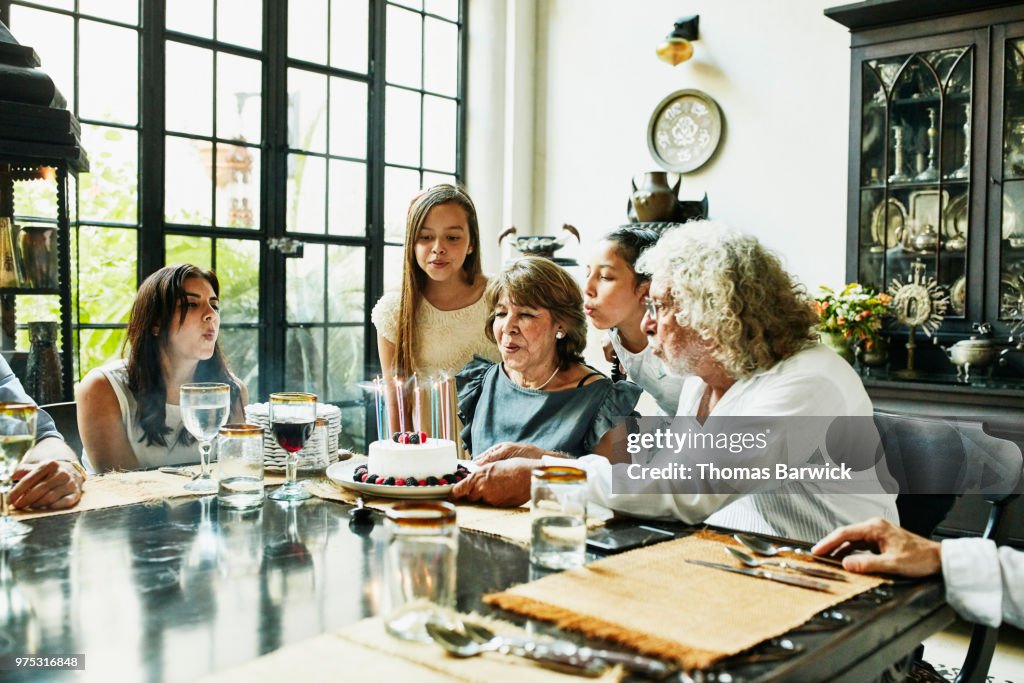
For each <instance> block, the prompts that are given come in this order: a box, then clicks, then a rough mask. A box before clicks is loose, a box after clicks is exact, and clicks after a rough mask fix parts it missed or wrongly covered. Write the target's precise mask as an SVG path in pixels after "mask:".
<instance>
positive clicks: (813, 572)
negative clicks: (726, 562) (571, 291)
mask: <svg viewBox="0 0 1024 683" xmlns="http://www.w3.org/2000/svg"><path fill="white" fill-rule="evenodd" d="M725 549H726V551H727V552H728V553H729V554H730V555H732V556H733V557H735V558H736V559H737V560H739V561H740V562H742V563H743V564H745V565H747V566H748V567H760V566H762V565H764V566H768V567H778V568H780V569H788V570H790V571H794V572H800V573H801V574H806V575H807V576H816V577H818V578H819V579H830V580H832V581H847V580H848V579H847V578H846V577H845V576H843V575H842V574H840V573H839V572H834V571H830V570H828V569H815V568H814V567H803V566H801V565H798V564H792V563H790V562H783V561H782V560H755V559H754V558H753V557H751V556H750V555H747V554H746V553H745V552H743V551H742V550H737V549H736V548H732V547H730V546H726V547H725Z"/></svg>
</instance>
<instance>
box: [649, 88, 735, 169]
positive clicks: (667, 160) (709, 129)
mask: <svg viewBox="0 0 1024 683" xmlns="http://www.w3.org/2000/svg"><path fill="white" fill-rule="evenodd" d="M721 139H722V113H721V111H720V110H719V109H718V104H716V103H715V101H714V100H713V99H711V97H710V96H709V95H707V94H706V93H703V92H701V91H700V90H679V91H677V92H674V93H672V94H671V95H669V96H668V97H666V98H665V99H663V100H662V101H661V102H660V103H659V104H658V106H657V107H655V109H654V114H652V115H651V121H650V123H648V124H647V147H648V148H649V149H650V150H651V156H653V157H654V160H655V161H657V162H658V165H659V166H661V167H662V168H664V169H666V170H668V171H674V172H676V173H689V172H690V171H694V170H696V169H698V168H700V167H701V166H703V165H704V164H705V163H706V162H707V161H708V159H710V158H711V156H712V155H713V154H714V153H715V150H716V149H718V143H719V141H720V140H721Z"/></svg>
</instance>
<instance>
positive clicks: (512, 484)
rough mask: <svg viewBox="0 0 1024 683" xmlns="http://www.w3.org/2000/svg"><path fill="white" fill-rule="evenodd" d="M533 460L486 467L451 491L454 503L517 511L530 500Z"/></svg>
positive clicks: (504, 461)
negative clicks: (462, 502) (459, 501)
mask: <svg viewBox="0 0 1024 683" xmlns="http://www.w3.org/2000/svg"><path fill="white" fill-rule="evenodd" d="M536 466H537V461H536V460H535V459H532V458H510V459H508V460H499V461H497V462H492V463H488V464H486V465H483V466H482V467H480V469H478V470H477V471H476V472H474V473H473V474H471V475H470V476H468V477H466V478H465V479H463V480H462V481H460V482H459V483H458V484H456V485H455V488H453V489H452V493H451V497H452V500H456V501H458V500H465V501H470V502H474V503H486V504H487V505H495V506H497V507H516V506H519V505H522V504H523V503H525V502H526V501H528V500H529V499H530V474H531V472H533V469H534V468H535V467H536Z"/></svg>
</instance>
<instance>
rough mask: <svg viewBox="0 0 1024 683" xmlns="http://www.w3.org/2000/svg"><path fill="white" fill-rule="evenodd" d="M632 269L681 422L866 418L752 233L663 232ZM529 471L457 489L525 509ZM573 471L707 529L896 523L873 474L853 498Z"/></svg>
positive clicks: (792, 534) (816, 489)
mask: <svg viewBox="0 0 1024 683" xmlns="http://www.w3.org/2000/svg"><path fill="white" fill-rule="evenodd" d="M637 268H638V270H643V271H645V272H648V273H650V274H651V276H652V280H651V289H650V294H649V299H648V312H647V315H646V316H645V318H644V322H643V325H644V331H645V332H646V333H647V335H648V336H649V337H650V339H651V343H652V345H653V347H654V353H655V355H657V356H659V357H660V358H662V359H663V361H664V362H665V366H666V368H667V369H668V370H669V371H670V372H672V373H673V374H677V375H680V376H687V379H686V381H685V382H684V383H683V389H682V393H681V394H680V398H679V408H678V414H679V415H680V416H687V417H690V418H695V419H696V420H697V422H700V423H702V424H703V423H704V421H705V420H707V419H708V418H711V417H714V418H718V417H732V416H773V417H776V418H777V417H784V418H786V419H787V420H788V419H789V418H790V417H796V418H804V417H811V416H823V417H833V418H834V417H860V418H864V419H868V420H869V419H870V416H871V414H872V406H871V400H870V399H869V398H868V396H867V393H866V392H865V391H864V387H863V385H862V384H861V382H860V379H859V378H858V377H857V375H856V373H855V372H854V371H853V370H852V369H851V368H850V366H849V365H847V364H846V362H845V361H843V360H842V359H841V358H839V357H838V356H837V355H836V354H835V352H833V351H832V350H831V349H829V348H826V347H824V346H822V345H820V344H817V343H816V335H815V334H814V333H813V326H814V323H815V321H816V319H815V316H814V314H813V313H812V311H811V308H810V305H809V301H808V299H807V297H806V295H805V293H804V290H803V288H802V287H801V286H799V285H798V284H797V283H796V282H795V281H794V280H793V278H792V277H791V276H790V275H789V274H788V273H787V272H786V271H785V270H784V269H783V267H782V265H781V263H780V262H779V259H778V258H777V257H776V256H775V255H774V254H772V253H771V252H770V251H768V250H767V249H765V248H764V247H763V246H762V245H761V244H760V243H759V242H758V241H757V239H755V238H754V237H752V236H749V235H745V234H742V233H739V232H737V231H735V230H732V229H730V228H727V227H725V226H723V225H719V224H716V223H711V222H707V221H700V222H693V223H687V224H686V225H684V226H681V227H679V228H675V229H673V230H671V231H669V232H667V233H665V235H664V236H663V237H662V238H661V239H660V240H659V241H658V243H657V244H656V245H655V246H654V247H652V248H650V249H648V250H647V251H646V252H644V254H643V255H642V256H641V258H640V260H639V262H638V264H637ZM789 424H792V423H789ZM801 436H802V435H801ZM793 443H794V441H792V440H791V441H790V443H789V446H790V448H791V449H792V447H793ZM796 450H799V452H797V453H787V454H785V455H786V457H788V458H789V462H790V464H792V462H793V459H794V457H795V459H796V460H797V461H810V462H813V461H814V458H816V457H819V455H818V454H817V453H816V449H815V448H813V447H812V448H810V449H808V452H806V453H804V452H803V451H802V449H796ZM680 457H682V458H685V457H687V453H686V452H685V451H684V452H682V453H681V456H680ZM544 460H545V461H546V462H547V461H549V460H550V462H547V464H556V463H557V462H558V461H557V460H553V459H550V458H549V457H545V458H544ZM563 462H564V461H563ZM531 464H532V465H535V464H536V461H526V462H525V463H524V462H518V461H516V460H515V459H510V460H505V461H501V462H496V463H492V464H490V465H487V466H485V467H483V468H481V470H479V471H478V472H477V473H476V474H475V475H474V476H472V477H469V478H467V479H466V480H464V481H463V482H461V484H460V485H459V487H457V488H456V491H455V493H456V494H458V495H460V496H462V497H466V498H469V499H473V500H483V501H485V502H490V503H492V504H498V505H501V504H506V505H507V504H519V503H522V502H524V501H525V500H526V499H527V497H528V494H529V466H530V465H531ZM690 464H693V463H690ZM575 466H578V467H582V468H584V469H585V470H586V471H587V474H588V494H589V496H590V499H591V500H592V501H594V502H597V503H600V504H602V505H604V506H606V507H609V508H612V509H614V510H616V511H619V512H624V513H627V514H633V515H636V516H643V517H675V518H678V519H681V520H683V521H685V522H690V523H697V522H703V521H706V522H707V523H710V524H716V525H718V526H724V527H728V528H734V529H742V530H746V531H752V532H758V533H769V534H775V535H779V536H785V537H789V538H796V539H802V540H807V541H813V540H816V539H818V538H820V537H821V536H822V535H823V534H824V533H826V532H828V531H830V530H831V529H833V528H835V527H836V526H838V525H841V524H848V523H851V522H856V521H861V520H864V519H867V518H869V517H873V516H879V517H883V518H886V519H890V520H893V521H895V520H897V519H898V516H897V513H896V506H895V495H891V494H887V493H884V492H883V488H882V486H881V485H880V484H878V481H877V478H876V479H874V482H873V483H871V482H869V483H867V484H863V483H862V484H861V485H860V486H859V487H857V488H855V489H848V490H846V491H844V490H843V489H842V488H841V487H834V488H831V489H830V488H829V487H822V486H821V485H819V484H817V483H815V484H808V483H805V482H800V481H797V482H787V483H780V484H779V485H778V486H775V487H774V489H772V490H769V491H767V492H765V488H771V487H762V488H761V489H758V490H759V491H760V492H756V493H751V492H750V489H747V490H744V489H743V487H735V488H734V490H725V489H724V488H723V487H722V486H720V485H716V482H713V481H710V480H708V479H704V478H701V477H699V476H693V477H692V478H691V479H689V480H687V481H668V482H666V481H664V480H662V481H651V482H647V483H646V484H645V485H644V487H641V489H639V490H637V489H629V488H628V487H626V489H623V487H622V486H619V485H618V484H621V483H622V481H623V478H622V473H623V471H624V470H623V468H625V467H628V466H627V465H613V464H612V463H611V462H609V460H608V459H606V458H603V457H596V456H585V457H583V458H580V459H578V460H577V461H576V462H575ZM613 473H614V474H615V482H616V484H617V485H616V487H615V490H614V491H613V485H612V483H613ZM870 474H871V477H875V474H874V472H871V473H870ZM624 490H625V491H626V492H623V491H624ZM850 491H854V492H850ZM652 494H654V495H652ZM657 494H661V495H657Z"/></svg>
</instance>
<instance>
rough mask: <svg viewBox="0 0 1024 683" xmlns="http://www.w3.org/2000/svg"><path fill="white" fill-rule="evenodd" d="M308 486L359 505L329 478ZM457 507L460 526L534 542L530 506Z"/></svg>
mask: <svg viewBox="0 0 1024 683" xmlns="http://www.w3.org/2000/svg"><path fill="white" fill-rule="evenodd" d="M307 486H308V488H309V492H310V493H312V494H313V495H315V496H317V497H319V498H324V499H325V500H335V501H339V502H342V503H349V504H352V505H355V502H356V496H357V494H356V493H354V492H353V491H350V490H348V489H343V488H341V487H339V486H336V485H335V484H333V483H331V482H330V481H329V480H327V479H319V480H317V481H311V482H310V483H309V484H307ZM400 502H402V501H400V500H395V499H392V498H375V497H373V496H367V495H364V496H363V503H364V505H366V507H368V508H372V509H374V510H379V511H381V512H387V511H388V510H389V509H390V508H391V507H393V506H394V505H395V504H397V503H400ZM456 507H457V511H456V521H457V522H458V525H459V528H460V529H465V530H467V531H477V532H479V533H482V534H488V535H490V536H498V537H500V538H504V539H505V540H508V541H512V542H513V543H517V544H519V545H524V546H526V545H529V544H530V509H529V508H528V507H525V506H524V507H518V508H496V507H491V506H489V505H475V504H472V503H457V504H456ZM610 517H611V514H610V513H609V514H607V515H602V514H595V515H590V516H589V517H588V518H587V526H588V527H589V528H591V529H594V528H597V527H600V526H603V525H604V523H605V522H606V521H607V520H608V519H610Z"/></svg>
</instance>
